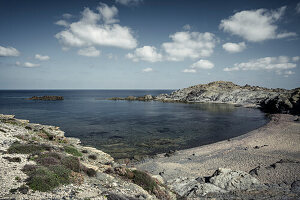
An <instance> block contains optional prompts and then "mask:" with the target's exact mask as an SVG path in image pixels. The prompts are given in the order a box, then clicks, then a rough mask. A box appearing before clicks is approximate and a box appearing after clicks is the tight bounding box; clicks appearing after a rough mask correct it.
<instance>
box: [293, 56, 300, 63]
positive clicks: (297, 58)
mask: <svg viewBox="0 0 300 200" xmlns="http://www.w3.org/2000/svg"><path fill="white" fill-rule="evenodd" d="M292 60H293V61H294V62H297V61H299V60H300V57H299V56H294V57H292Z"/></svg>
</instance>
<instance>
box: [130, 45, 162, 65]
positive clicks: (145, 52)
mask: <svg viewBox="0 0 300 200" xmlns="http://www.w3.org/2000/svg"><path fill="white" fill-rule="evenodd" d="M126 57H127V58H129V59H132V60H133V61H134V62H138V61H140V60H143V61H148V62H158V61H161V60H162V55H161V54H160V53H157V51H156V48H155V47H153V46H144V47H142V48H137V49H136V50H135V51H134V53H133V54H132V53H129V54H127V55H126Z"/></svg>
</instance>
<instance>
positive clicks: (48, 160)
mask: <svg viewBox="0 0 300 200" xmlns="http://www.w3.org/2000/svg"><path fill="white" fill-rule="evenodd" d="M61 159H62V156H61V155H60V154H59V153H56V152H47V153H44V154H40V155H39V157H38V158H37V159H36V162H37V163H39V164H41V165H43V166H51V165H58V164H61Z"/></svg>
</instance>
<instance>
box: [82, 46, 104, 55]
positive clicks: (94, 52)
mask: <svg viewBox="0 0 300 200" xmlns="http://www.w3.org/2000/svg"><path fill="white" fill-rule="evenodd" d="M77 53H78V55H81V56H87V57H97V56H99V55H100V51H99V50H97V49H96V48H95V47H87V48H84V49H79V50H78V52H77Z"/></svg>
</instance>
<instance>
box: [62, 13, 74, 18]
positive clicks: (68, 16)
mask: <svg viewBox="0 0 300 200" xmlns="http://www.w3.org/2000/svg"><path fill="white" fill-rule="evenodd" d="M62 17H63V18H64V19H71V18H72V17H73V15H71V14H69V13H65V14H63V15H62Z"/></svg>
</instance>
